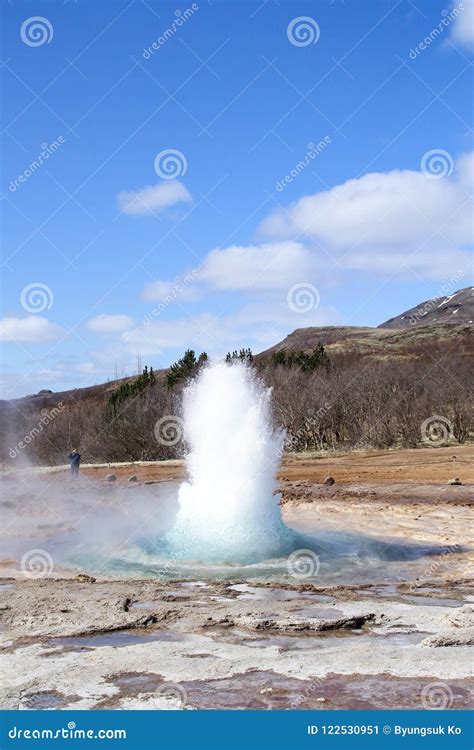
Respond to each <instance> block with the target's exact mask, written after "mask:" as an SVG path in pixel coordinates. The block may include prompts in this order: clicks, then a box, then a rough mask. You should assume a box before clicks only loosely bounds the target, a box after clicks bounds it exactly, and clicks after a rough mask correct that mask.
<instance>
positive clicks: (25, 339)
mask: <svg viewBox="0 0 474 750" xmlns="http://www.w3.org/2000/svg"><path fill="white" fill-rule="evenodd" d="M62 335H63V329H62V328H61V327H60V326H58V325H56V324H55V323H51V322H50V321H49V320H48V319H47V318H41V317H39V316H37V315H29V316H28V317H26V318H3V319H2V320H0V341H16V342H18V343H34V344H43V343H45V342H47V341H55V340H57V339H59V338H60V336H62Z"/></svg>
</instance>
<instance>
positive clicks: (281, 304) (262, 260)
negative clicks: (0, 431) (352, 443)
mask: <svg viewBox="0 0 474 750" xmlns="http://www.w3.org/2000/svg"><path fill="white" fill-rule="evenodd" d="M2 12H3V19H2V21H3V22H2V55H1V57H2V61H3V65H2V71H1V72H2V78H3V100H4V106H3V117H2V119H3V126H2V163H3V169H2V186H1V192H2V196H3V199H2V202H1V206H2V217H3V243H2V285H3V295H2V297H3V304H2V319H1V321H0V338H1V339H2V349H3V358H2V359H3V379H2V394H1V395H2V397H3V398H12V397H16V396H20V395H24V394H25V393H31V392H36V391H37V390H39V389H41V388H51V389H53V390H61V389H64V388H70V387H82V386H87V385H92V384H94V383H97V382H102V381H104V380H106V379H107V378H113V377H114V374H115V372H118V374H119V375H122V374H131V373H133V372H134V370H135V369H136V366H137V354H140V355H141V360H142V363H143V364H145V363H148V364H152V365H153V366H154V367H156V368H158V367H165V366H167V365H169V364H170V362H172V361H173V360H175V359H176V358H177V357H178V356H180V354H181V353H182V352H183V351H184V350H185V349H186V348H188V347H192V348H195V349H197V350H199V351H201V350H203V349H205V350H206V351H208V352H209V353H211V354H212V355H214V356H220V355H222V354H225V353H226V351H228V350H229V349H234V348H237V347H240V346H251V347H252V348H253V349H254V351H259V350H262V349H264V348H266V347H267V346H270V345H272V344H274V343H276V342H277V341H279V340H280V339H281V338H283V337H284V336H285V335H287V334H288V333H289V332H291V331H292V330H294V329H295V328H300V327H304V326H309V325H377V324H379V323H380V322H382V321H383V320H385V319H387V318H388V317H391V316H392V315H395V314H397V313H399V312H401V311H402V310H403V309H405V308H408V307H411V306H412V305H414V304H416V303H418V302H420V301H422V300H424V299H427V298H429V297H432V296H434V295H440V294H443V293H444V292H445V291H451V292H452V291H455V289H457V288H461V287H464V286H468V285H469V284H470V283H471V279H470V269H471V268H472V266H471V262H470V256H469V250H470V249H471V248H472V244H471V243H472V220H471V213H470V212H471V210H472V207H471V205H470V202H469V196H470V194H472V135H473V131H472V99H471V94H470V92H471V87H472V50H473V32H472V27H473V25H472V2H470V0H464V2H463V3H459V2H457V3H454V4H451V5H449V4H447V3H444V2H437V1H436V0H435V1H433V0H430V1H429V2H424V1H422V0H416V2H410V1H409V0H399V1H398V2H397V1H395V0H371V1H370V2H368V1H365V2H357V3H354V2H348V1H346V2H342V1H341V0H333V2H330V0H324V1H323V0H321V1H318V2H314V1H313V2H299V1H298V0H294V1H293V2H284V1H283V0H280V2H278V3H277V2H274V1H273V0H267V1H266V2H262V1H261V0H255V1H254V0H248V1H245V0H240V1H239V2H218V1H217V0H212V2H210V1H209V2H208V1H207V0H200V2H198V3H194V4H193V3H182V4H180V5H179V6H178V7H177V6H176V4H174V3H169V2H155V1H154V0H146V2H140V0H129V2H122V0H115V1H114V2H111V1H110V2H105V1H102V2H98V1H97V0H89V1H88V2H85V1H84V0H78V2H74V1H73V0H66V1H65V2H63V0H59V1H58V2H55V1H52V2H40V1H39V0H35V1H34V2H29V1H28V2H19V1H18V0H11V3H8V2H5V3H4V4H3V8H2ZM37 17H39V20H35V19H37ZM301 19H302V20H301ZM153 44H155V48H153ZM170 151H171V153H169V152H170ZM42 152H43V156H42V157H41V154H42ZM45 153H47V156H44V154H45ZM160 154H161V155H162V156H160ZM157 157H158V158H157ZM34 162H36V166H34ZM32 165H33V168H31V166H32ZM471 257H472V256H471Z"/></svg>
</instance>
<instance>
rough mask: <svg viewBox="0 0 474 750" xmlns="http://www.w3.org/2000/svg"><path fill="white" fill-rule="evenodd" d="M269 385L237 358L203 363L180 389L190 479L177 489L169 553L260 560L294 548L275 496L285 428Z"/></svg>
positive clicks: (167, 541)
mask: <svg viewBox="0 0 474 750" xmlns="http://www.w3.org/2000/svg"><path fill="white" fill-rule="evenodd" d="M270 396H271V390H270V389H268V388H265V386H264V385H263V384H262V383H261V382H260V381H259V380H258V379H257V378H256V377H255V375H254V374H253V372H252V371H251V370H250V368H248V367H246V366H245V365H243V364H241V363H236V364H232V365H228V364H226V363H223V362H219V363H216V364H213V365H210V366H208V367H206V368H205V369H204V370H203V371H202V372H201V373H200V375H199V377H198V378H197V379H196V380H195V381H193V382H192V383H191V384H190V385H189V386H188V387H187V388H186V390H185V392H184V403H183V407H184V425H185V437H186V441H187V443H188V445H189V448H190V451H189V454H188V456H187V459H186V464H187V472H188V480H187V481H185V482H183V484H182V485H181V487H180V489H179V495H178V500H179V510H178V513H177V516H176V520H175V524H174V526H173V528H172V529H171V530H170V532H169V533H168V534H167V536H166V538H165V540H164V541H165V545H166V551H167V553H168V555H169V556H170V557H173V558H175V559H187V560H209V561H213V560H215V561H225V562H258V561H261V560H268V559H270V558H275V557H281V556H282V555H286V554H288V553H289V552H290V551H291V550H292V549H294V533H293V532H292V531H290V529H288V528H287V527H286V526H285V525H284V523H283V521H282V518H281V513H280V507H279V504H278V496H276V495H274V494H273V491H274V489H275V486H276V482H275V474H276V470H277V467H278V463H279V460H280V457H281V452H282V448H283V441H284V434H283V432H282V431H281V430H277V429H275V428H274V427H273V426H272V420H271V414H270Z"/></svg>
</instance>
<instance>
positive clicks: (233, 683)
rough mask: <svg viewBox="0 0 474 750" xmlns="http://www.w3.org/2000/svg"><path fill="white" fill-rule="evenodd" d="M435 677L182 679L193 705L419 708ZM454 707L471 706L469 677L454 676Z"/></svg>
mask: <svg viewBox="0 0 474 750" xmlns="http://www.w3.org/2000/svg"><path fill="white" fill-rule="evenodd" d="M429 682H430V679H429V677H424V678H398V677H393V676H391V675H388V674H380V675H359V674H356V675H334V674H330V675H328V676H327V677H324V678H322V679H319V680H314V681H311V680H297V679H294V678H289V677H286V676H284V675H280V674H276V673H274V672H271V671H266V672H265V671H252V672H246V673H244V674H240V675H234V676H233V677H232V678H229V679H221V680H209V681H197V680H196V681H191V682H183V683H181V684H182V686H183V688H184V689H185V690H186V694H187V705H188V706H189V707H191V708H195V709H212V708H214V709H260V710H262V709H263V710H278V709H333V710H334V709H386V708H397V709H414V708H415V709H416V708H419V709H420V710H421V709H422V708H423V705H422V703H421V692H422V690H423V688H425V687H426V684H427V683H429ZM449 686H450V689H451V690H452V693H453V701H452V704H451V705H450V708H451V709H461V708H469V704H470V692H469V682H468V680H450V685H449Z"/></svg>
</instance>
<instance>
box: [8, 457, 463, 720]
mask: <svg viewBox="0 0 474 750" xmlns="http://www.w3.org/2000/svg"><path fill="white" fill-rule="evenodd" d="M403 453H407V452H393V454H390V455H388V454H381V455H378V457H377V454H363V455H359V456H346V457H342V456H341V457H336V458H334V459H318V458H316V457H313V458H312V459H311V458H308V457H305V458H293V459H287V460H286V461H285V462H284V465H283V468H282V472H281V477H280V490H281V492H282V505H283V514H284V519H285V521H286V523H287V524H288V525H290V526H292V527H294V528H296V529H299V530H302V531H305V530H307V529H314V528H318V529H325V530H326V531H328V532H331V531H334V532H336V533H340V532H341V530H342V531H350V532H351V533H353V534H359V535H360V536H361V538H362V537H363V538H364V539H366V540H383V541H384V545H385V547H387V548H388V547H390V544H392V543H396V544H399V545H403V544H405V545H408V544H410V545H420V548H421V545H429V546H430V548H431V553H430V554H429V555H427V556H420V557H417V558H416V559H415V558H413V559H412V558H407V559H397V557H396V556H395V559H392V560H389V561H388V562H387V563H386V564H384V565H375V566H374V565H373V564H371V565H370V566H369V565H368V564H367V567H364V564H365V563H364V564H363V565H362V567H361V568H360V569H359V570H358V575H357V577H356V578H354V576H352V577H351V576H348V577H347V580H344V575H342V577H341V576H338V577H337V580H331V579H330V578H328V577H327V576H325V575H323V574H321V572H319V574H318V573H317V572H316V573H314V575H311V576H308V577H307V578H301V577H300V578H295V577H292V576H289V575H288V576H286V577H280V578H279V579H278V580H272V581H268V580H267V581H266V580H262V579H258V580H257V579H253V578H252V577H250V576H247V577H246V578H239V579H236V580H226V581H223V580H214V581H213V580H171V581H158V580H154V579H148V580H131V579H128V580H111V579H110V576H109V578H108V579H106V578H105V577H99V576H97V575H95V577H94V576H93V575H92V576H91V575H90V573H91V571H85V572H84V573H83V574H78V575H77V574H76V573H75V572H71V571H69V572H68V571H67V570H62V569H61V567H60V566H57V567H56V568H55V569H54V572H51V573H50V575H49V576H47V577H43V578H39V579H30V578H28V577H25V576H24V575H22V573H21V570H20V568H19V564H18V560H16V559H14V557H13V558H11V559H4V560H3V568H2V569H3V571H4V573H3V575H4V577H3V578H2V579H0V660H1V670H2V675H3V679H2V681H1V689H0V702H1V705H2V707H4V708H14V709H17V708H20V709H25V708H26V709H27V708H58V709H60V708H78V709H101V708H117V709H123V708H177V709H183V708H185V709H190V710H191V709H200V708H255V709H268V708H270V709H272V708H313V709H314V708H316V709H317V708H330V709H340V708H409V709H410V708H412V709H422V708H452V709H457V708H465V707H468V706H469V705H470V704H472V694H471V693H470V689H469V679H470V676H471V671H472V669H471V664H472V653H471V652H472V649H471V647H472V643H473V640H474V592H473V589H472V580H473V576H472V569H471V568H470V558H471V553H470V550H471V549H472V547H473V541H472V532H471V527H470V520H471V514H472V511H471V508H470V504H471V502H472V482H473V477H472V468H471V466H470V465H469V450H468V449H465V448H461V449H457V457H456V459H453V458H452V455H453V451H452V449H449V453H448V452H447V450H446V449H441V452H440V453H439V460H438V461H437V462H434V463H432V462H433V454H434V453H438V451H412V452H409V453H410V455H406V456H405V457H403V456H402V454H403ZM450 456H451V457H450ZM401 458H403V460H404V461H405V463H406V466H407V468H406V471H405V472H404V473H403V472H400V471H398V468H399V466H400V465H401V463H402V462H401V460H400V459H401ZM328 461H332V463H331V464H329V463H328ZM397 462H398V463H397ZM454 462H455V464H456V465H455V468H454ZM370 467H372V468H370ZM181 471H182V468H181V465H180V464H179V463H177V462H173V463H172V464H169V465H167V466H163V465H161V466H159V467H150V466H146V467H144V468H141V467H140V466H137V465H135V466H133V467H131V466H126V467H123V466H122V467H110V466H109V467H101V468H95V469H90V470H86V473H87V474H88V479H89V480H91V481H94V482H95V483H99V484H101V486H103V487H104V488H105V496H106V497H110V498H111V497H116V498H117V497H118V498H120V497H121V496H120V495H119V494H116V493H117V492H118V491H119V488H120V487H126V493H127V496H128V497H131V498H133V497H139V496H141V493H142V492H143V490H144V488H145V487H148V485H145V483H146V482H153V483H155V482H157V481H158V482H160V486H161V482H163V481H169V480H174V481H176V479H177V478H178V477H179V476H180V473H181ZM111 473H114V474H115V476H116V480H115V482H105V476H106V475H107V474H111ZM131 475H133V476H136V477H137V481H136V482H132V483H128V482H127V479H128V477H129V476H131ZM327 476H333V477H334V479H335V484H333V485H324V484H322V482H323V481H324V479H325V478H326V477H327ZM455 476H457V477H459V478H460V480H461V481H462V484H461V485H454V486H453V485H448V484H447V482H448V480H449V479H451V478H454V477H455ZM9 481H13V480H9ZM57 481H59V479H58V480H57ZM55 483H56V479H55V480H54V484H55ZM132 485H133V486H132ZM7 486H8V485H7ZM46 486H48V487H49V491H51V487H50V485H49V484H47V485H46ZM153 486H154V485H150V487H148V490H150V491H151V490H152V489H153ZM6 502H8V501H6ZM29 512H30V511H29V510H28V506H27V505H26V506H25V516H26V515H28V513H29ZM55 520H56V521H57V519H55ZM57 525H58V522H57V523H56V526H57ZM53 526H54V524H52V525H51V528H49V527H48V528H45V530H44V531H45V533H47V534H51V533H52V529H53ZM16 533H17V534H20V535H21V533H22V528H20V530H19V531H17V532H16ZM35 542H36V540H35ZM30 546H31V545H30ZM323 568H324V566H322V569H323Z"/></svg>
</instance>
